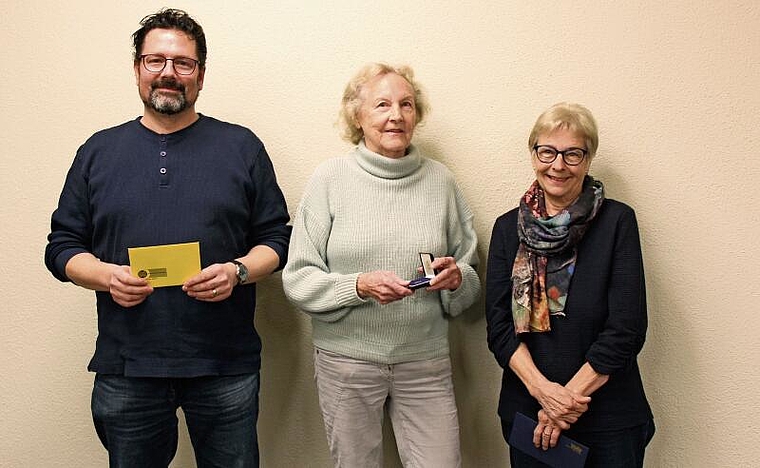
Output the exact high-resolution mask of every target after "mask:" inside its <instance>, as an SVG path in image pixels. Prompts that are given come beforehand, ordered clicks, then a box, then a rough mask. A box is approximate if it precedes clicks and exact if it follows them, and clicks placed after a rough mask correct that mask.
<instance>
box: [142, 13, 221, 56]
mask: <svg viewBox="0 0 760 468" xmlns="http://www.w3.org/2000/svg"><path fill="white" fill-rule="evenodd" d="M140 25H141V26H142V27H141V28H140V29H138V30H137V31H135V32H134V34H132V45H133V46H134V60H135V62H137V61H138V60H140V55H141V54H142V47H143V43H144V42H145V36H147V35H148V32H150V31H151V30H152V29H176V30H179V31H182V32H183V33H185V34H187V35H188V36H189V37H190V38H191V39H193V40H194V41H195V51H196V52H197V54H198V64H199V65H200V66H201V68H205V67H206V52H207V51H206V35H205V34H204V33H203V28H202V27H201V25H200V24H198V23H197V22H196V21H195V20H194V19H192V18H191V17H190V15H188V14H187V13H186V12H184V11H182V10H176V9H174V8H163V9H161V10H159V11H158V13H155V14H152V15H148V16H146V17H145V18H143V19H142V20H141V21H140Z"/></svg>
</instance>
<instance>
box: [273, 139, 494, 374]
mask: <svg viewBox="0 0 760 468" xmlns="http://www.w3.org/2000/svg"><path fill="white" fill-rule="evenodd" d="M472 218H473V215H472V212H471V211H470V209H469V207H468V206H467V203H466V202H465V200H464V197H463V196H462V193H461V191H460V190H459V188H458V187H457V185H456V182H455V181H454V178H453V176H452V174H451V172H450V171H449V170H448V169H446V167H445V166H443V165H442V164H440V163H438V162H436V161H432V160H430V159H427V158H424V157H422V156H421V155H420V153H419V151H418V150H417V148H416V147H415V146H413V145H412V146H410V147H409V153H408V154H407V155H406V156H404V157H403V158H399V159H391V158H387V157H384V156H381V155H379V154H376V153H373V152H371V151H370V150H368V149H367V148H366V147H365V146H364V143H363V142H361V143H359V145H358V146H357V148H356V149H355V150H353V151H352V152H351V153H350V154H349V155H348V156H346V157H342V158H336V159H332V160H329V161H327V162H325V163H324V164H322V165H321V166H320V167H318V168H317V170H316V171H315V172H314V174H313V175H312V177H311V180H310V181H309V183H308V185H307V187H306V189H305V191H304V195H303V199H302V201H301V204H300V206H299V207H298V211H297V213H296V216H295V218H294V225H293V235H292V238H291V240H290V250H289V253H288V263H287V265H286V266H285V269H284V270H283V272H282V281H283V285H284V288H285V294H286V295H287V297H288V298H289V299H290V301H292V302H293V303H294V304H296V305H297V306H298V307H299V308H300V309H302V310H303V311H304V312H306V313H308V314H309V315H310V316H311V317H312V326H313V333H314V345H315V346H316V347H318V348H321V349H325V350H328V351H333V352H336V353H339V354H343V355H346V356H349V357H352V358H355V359H362V360H367V361H371V362H378V363H383V364H394V363H398V362H408V361H416V360H422V359H430V358H435V357H440V356H445V355H448V352H449V344H448V318H449V317H451V316H456V315H458V314H459V313H461V312H462V311H463V310H464V309H466V308H467V307H469V306H470V305H472V304H473V303H474V302H475V300H476V299H477V297H478V294H479V292H480V281H479V279H478V275H477V272H476V271H475V266H476V265H477V263H478V256H477V250H476V247H477V238H476V235H475V231H474V229H473V227H472ZM418 252H431V253H432V254H433V255H434V256H436V257H439V256H451V257H454V258H455V259H456V260H457V264H458V266H459V268H460V270H461V271H462V285H461V286H460V287H459V288H458V289H457V290H456V291H441V292H428V291H426V290H424V289H420V290H417V291H416V292H415V293H414V294H413V295H412V296H409V297H407V298H404V299H402V300H400V301H396V302H393V303H391V304H387V305H380V304H379V303H377V302H375V301H374V300H364V299H362V298H360V297H359V295H358V294H357V292H356V279H357V277H358V276H359V274H360V273H362V272H370V271H375V270H391V271H394V272H396V274H397V275H398V276H400V277H401V278H405V279H412V278H415V277H417V276H418V274H417V267H418V266H419V257H418V255H417V253H418Z"/></svg>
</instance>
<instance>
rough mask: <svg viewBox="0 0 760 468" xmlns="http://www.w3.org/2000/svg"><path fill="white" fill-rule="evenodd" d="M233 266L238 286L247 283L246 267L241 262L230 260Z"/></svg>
mask: <svg viewBox="0 0 760 468" xmlns="http://www.w3.org/2000/svg"><path fill="white" fill-rule="evenodd" d="M230 261H231V262H232V263H234V264H235V276H237V279H238V284H245V283H246V281H248V267H246V266H245V265H243V262H239V261H237V260H230Z"/></svg>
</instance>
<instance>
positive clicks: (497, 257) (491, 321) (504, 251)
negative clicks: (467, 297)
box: [486, 212, 520, 369]
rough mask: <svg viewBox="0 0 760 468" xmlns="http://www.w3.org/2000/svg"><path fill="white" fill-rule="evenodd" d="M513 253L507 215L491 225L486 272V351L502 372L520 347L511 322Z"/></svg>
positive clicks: (513, 231)
mask: <svg viewBox="0 0 760 468" xmlns="http://www.w3.org/2000/svg"><path fill="white" fill-rule="evenodd" d="M512 214H514V212H512ZM516 252H517V229H516V223H515V222H510V213H508V214H506V215H503V216H501V217H499V219H497V220H496V223H494V227H493V231H492V233H491V245H490V247H489V249H488V271H487V272H486V323H487V333H488V348H489V349H490V350H491V352H492V353H493V355H494V357H495V358H496V361H497V362H498V363H499V365H500V366H501V367H502V368H504V369H507V368H508V366H509V360H510V359H511V358H512V354H514V352H515V351H516V350H517V347H518V346H519V345H520V340H519V338H518V337H517V336H516V335H515V327H514V322H513V321H512V264H513V263H514V260H515V254H516Z"/></svg>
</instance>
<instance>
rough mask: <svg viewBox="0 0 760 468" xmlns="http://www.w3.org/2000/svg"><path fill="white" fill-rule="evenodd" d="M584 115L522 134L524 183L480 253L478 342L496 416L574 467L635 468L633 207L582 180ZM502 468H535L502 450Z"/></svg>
mask: <svg viewBox="0 0 760 468" xmlns="http://www.w3.org/2000/svg"><path fill="white" fill-rule="evenodd" d="M598 142H599V139H598V135H597V127H596V122H595V121H594V117H593V116H592V115H591V112H589V110H588V109H586V108H585V107H583V106H581V105H578V104H571V103H560V104H556V105H554V106H552V107H551V108H549V109H548V110H546V111H545V112H544V113H543V114H541V116H539V118H538V120H537V121H536V123H535V125H534V127H533V130H532V132H531V134H530V137H529V139H528V147H529V150H530V152H531V163H532V165H533V170H534V171H535V175H536V180H535V181H534V182H533V184H531V186H530V188H529V189H528V191H527V192H526V193H525V194H524V195H523V196H522V198H521V199H520V202H519V206H518V207H517V208H515V209H513V210H511V211H509V212H507V213H505V214H504V215H502V216H501V217H499V218H498V219H497V220H496V223H495V225H494V228H493V233H492V237H491V245H490V249H489V255H488V271H487V282H486V316H487V321H488V346H489V348H490V349H491V351H492V352H493V354H494V356H495V357H496V360H497V361H498V362H499V364H500V365H501V367H502V368H503V369H504V377H503V379H502V388H501V397H500V401H499V416H500V418H501V421H502V430H503V433H504V437H505V439H507V440H508V439H509V434H510V431H511V429H512V423H513V421H514V419H515V414H516V413H518V412H519V413H523V414H525V415H527V416H529V417H531V418H533V419H535V420H537V422H538V423H537V425H536V427H535V429H534V431H533V444H534V445H535V446H536V447H538V448H540V449H542V450H548V449H550V448H552V447H555V446H556V445H557V441H558V440H559V436H560V434H563V435H567V436H568V437H570V438H572V439H574V440H576V441H577V442H580V443H582V444H584V445H586V446H588V447H589V448H590V450H589V454H588V459H587V461H586V466H587V467H589V466H592V467H596V466H598V467H611V466H614V467H641V466H642V465H643V459H644V449H645V447H646V445H647V444H648V442H649V441H650V440H651V438H652V436H653V434H654V422H653V418H652V412H651V409H650V408H649V404H648V402H647V399H646V395H645V394H644V388H643V385H642V381H641V375H640V373H639V368H638V364H637V362H636V356H637V355H638V353H639V351H641V348H642V347H643V345H644V339H645V336H646V329H647V310H646V294H645V287H644V270H643V264H642V256H641V246H640V242H639V233H638V226H637V223H636V216H635V214H634V211H633V209H631V208H630V207H628V206H627V205H625V204H623V203H621V202H618V201H615V200H612V199H606V198H605V196H604V186H603V184H602V182H601V181H599V180H595V179H594V178H593V177H591V176H590V175H588V171H589V167H590V166H591V162H592V160H593V158H594V155H595V153H596V149H597V146H598ZM510 459H511V463H512V466H513V467H534V466H536V467H539V466H546V465H544V464H543V463H541V462H539V461H538V460H537V459H535V458H533V457H531V456H529V455H527V454H525V453H523V452H521V451H520V450H517V449H515V448H514V447H511V449H510Z"/></svg>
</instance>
